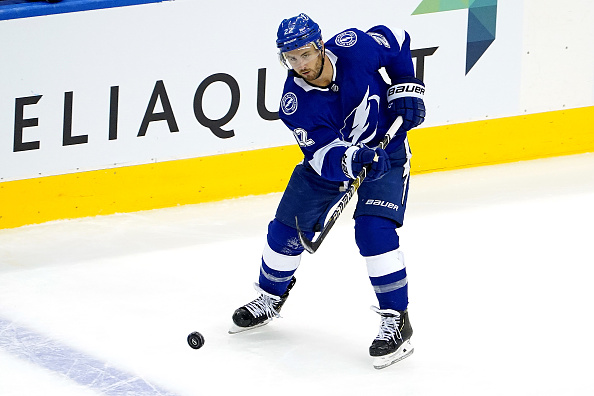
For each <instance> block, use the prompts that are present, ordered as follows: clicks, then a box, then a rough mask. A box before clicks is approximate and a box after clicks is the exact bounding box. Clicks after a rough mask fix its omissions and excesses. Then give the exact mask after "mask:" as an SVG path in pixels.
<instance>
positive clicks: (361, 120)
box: [340, 87, 380, 143]
mask: <svg viewBox="0 0 594 396" xmlns="http://www.w3.org/2000/svg"><path fill="white" fill-rule="evenodd" d="M379 103H380V98H379V96H378V95H371V96H370V95H369V87H367V92H365V96H364V97H363V99H362V100H361V103H359V105H358V106H357V107H355V108H354V109H353V111H351V113H350V114H349V115H348V116H347V118H346V119H345V120H344V127H343V128H342V129H341V130H340V131H341V133H342V134H343V136H344V137H345V138H346V140H348V141H351V142H353V143H367V142H369V141H370V140H371V139H373V138H374V137H375V133H376V131H377V123H378V114H379Z"/></svg>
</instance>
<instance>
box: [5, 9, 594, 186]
mask: <svg viewBox="0 0 594 396" xmlns="http://www.w3.org/2000/svg"><path fill="white" fill-rule="evenodd" d="M424 2H425V1H421V0H399V1H394V2H386V1H379V0H369V1H366V2H364V3H362V2H360V1H354V0H350V1H341V2H317V3H315V5H308V6H299V5H295V4H294V3H292V2H275V1H257V2H244V1H239V0H235V1H228V0H220V1H216V2H202V1H196V0H175V1H167V2H162V3H153V4H146V5H139V6H130V7H120V8H110V9H103V10H93V11H85V12H75V13H68V14H59V15H50V16H43V17H35V18H26V19H15V20H7V21H0V37H1V39H0V56H1V57H2V62H0V182H4V181H11V180H20V179H26V178H34V177H40V176H48V175H57V174H65V173H73V172H80V171H88V170H97V169H109V168H115V167H120V166H127V165H137V164H146V163H151V162H161V161H167V160H174V159H185V158H194V157H201V156H208V155H216V154H222V153H230V152H238V151H245V150H254V149H259V148H266V147H276V146H283V145H289V144H293V143H294V138H293V135H292V134H291V132H290V131H289V130H287V129H286V128H285V127H284V126H283V124H282V123H281V122H280V121H279V120H274V118H275V117H274V112H276V111H278V101H279V99H280V93H281V90H282V84H283V81H284V76H285V71H284V70H283V69H282V68H281V66H280V65H279V63H278V60H277V55H276V48H275V44H274V41H275V37H276V29H277V27H278V24H279V22H280V21H281V20H282V19H283V18H286V17H290V16H293V15H296V14H298V13H300V12H305V13H307V14H308V15H310V17H312V18H313V19H314V20H315V21H316V22H318V23H319V24H320V26H321V27H322V31H323V35H324V37H325V38H330V37H331V36H332V35H334V34H335V33H338V32H339V31H341V30H343V29H346V28H349V27H359V28H361V29H363V30H366V29H367V28H369V27H371V26H373V25H377V24H384V25H387V26H389V27H393V28H395V27H402V28H404V29H406V30H407V31H408V32H409V33H410V34H411V36H412V43H413V44H412V47H413V50H415V52H414V54H415V61H416V65H417V74H419V73H422V77H423V79H424V81H425V83H426V85H427V96H426V105H427V108H428V115H427V119H426V122H425V124H423V127H428V126H439V125H446V124H451V123H460V122H467V121H474V120H483V119H486V118H498V117H506V116H513V115H519V114H523V113H525V112H526V111H528V112H538V111H548V110H553V109H559V108H561V107H560V106H561V105H560V103H561V102H562V101H563V100H565V99H566V98H565V97H564V96H563V95H565V93H566V91H565V90H564V89H565V88H563V86H560V87H558V89H559V90H560V92H561V93H562V95H561V97H560V96H559V95H557V96H556V98H550V99H549V100H547V99H543V98H542V97H540V95H539V96H538V98H539V99H538V100H539V101H540V102H539V104H538V105H536V106H532V107H530V104H531V103H533V101H532V100H531V98H530V97H527V96H526V95H523V93H522V89H523V87H525V86H529V88H530V91H533V90H534V86H532V85H534V84H536V85H538V84H539V83H538V82H535V81H532V82H530V80H529V78H530V76H531V75H532V74H531V73H532V70H526V69H525V66H524V65H523V59H524V58H525V57H526V54H525V53H524V51H525V47H526V45H528V44H529V45H530V46H533V48H534V51H536V52H538V51H539V50H541V48H542V47H543V46H544V45H546V43H545V42H544V41H543V40H544V39H542V38H539V37H533V36H532V35H529V34H528V33H527V32H526V31H524V28H525V26H526V25H527V24H526V22H525V19H526V18H527V17H528V16H526V15H525V14H524V8H525V4H524V3H525V1H520V0H517V1H501V0H500V1H499V2H497V1H496V0H483V3H485V4H486V5H487V6H489V5H493V4H495V5H496V9H497V12H496V20H487V21H483V23H484V24H485V25H486V26H491V27H492V29H491V30H493V28H494V27H495V26H496V28H497V29H496V36H495V39H494V40H491V43H489V45H488V47H487V48H486V49H485V50H484V51H483V52H482V53H481V57H480V59H478V61H477V62H476V63H475V64H474V66H473V67H472V69H471V70H470V71H469V72H468V73H467V65H466V52H467V45H468V39H469V37H468V35H469V30H468V29H469V28H468V26H469V23H470V22H469V14H470V11H469V10H468V9H458V10H436V11H434V12H425V13H418V12H417V13H415V11H416V10H418V7H420V6H421V3H424ZM526 2H527V3H534V1H533V0H530V1H529V0H526ZM426 3H433V4H435V3H439V2H426ZM442 3H444V2H442ZM446 3H447V2H446ZM458 3H464V2H458ZM476 3H479V2H478V1H477V2H476ZM541 3H542V2H541ZM547 3H548V1H547ZM555 7H556V8H557V9H562V8H563V7H562V6H559V5H557V6H555ZM533 8H537V9H538V10H540V14H542V13H544V11H543V9H542V8H541V7H538V6H535V7H533ZM584 8H587V9H588V10H590V9H591V8H592V6H591V5H587V4H586V3H585V2H584ZM446 11H447V12H446ZM477 15H479V17H480V13H478V14H477ZM486 15H487V19H489V18H492V17H493V16H492V15H491V16H489V15H488V13H487V14H486ZM538 17H539V18H540V17H542V15H539V16H538ZM590 21H591V19H590ZM490 24H491V25H490ZM495 24H496V25H495ZM532 24H533V25H534V24H536V25H538V23H537V22H532ZM590 25H591V24H590ZM530 26H532V25H530ZM588 29H589V28H588ZM487 33H488V32H487ZM494 33H495V32H494V31H491V34H494ZM479 38H480V37H479ZM591 38H592V36H590V37H589V39H586V38H580V37H579V35H577V34H576V35H574V37H572V40H583V42H584V43H587V45H589V46H590V48H591V44H590V41H591ZM483 39H485V38H483ZM524 39H526V40H528V41H527V42H525V41H524ZM486 40H487V41H488V34H487V38H486ZM539 40H540V41H539ZM541 41H543V42H541ZM561 42H563V40H561ZM579 44H580V43H572V44H571V45H575V46H576V47H577V46H578V45H579ZM568 45H569V44H568ZM535 59H538V58H535ZM530 65H531V67H538V66H537V65H535V64H530ZM588 65H589V66H590V67H592V59H589V63H587V64H586V66H582V68H587V67H588ZM549 68H550V67H549ZM547 70H549V69H547ZM591 70H592V69H590V75H589V80H587V81H583V80H582V81H581V82H580V83H578V84H582V86H583V87H584V88H582V91H584V92H586V93H585V94H584V93H583V92H581V91H580V93H579V94H578V95H577V99H576V95H575V91H574V93H573V95H571V97H572V98H574V99H573V101H572V102H571V103H569V106H574V107H577V106H587V105H592V96H593V92H594V90H593V89H592V85H593V84H592V78H593V76H592V73H591ZM553 71H554V72H558V71H559V67H556V68H553ZM541 74H542V73H541ZM543 77H545V76H542V75H539V78H543ZM522 78H528V81H529V82H528V83H526V82H524V85H523V81H522ZM526 84H528V85H526ZM584 84H585V85H584ZM567 91H568V90H567ZM567 96H568V97H569V96H570V95H569V94H567ZM565 103H566V102H563V106H565ZM271 118H272V120H271Z"/></svg>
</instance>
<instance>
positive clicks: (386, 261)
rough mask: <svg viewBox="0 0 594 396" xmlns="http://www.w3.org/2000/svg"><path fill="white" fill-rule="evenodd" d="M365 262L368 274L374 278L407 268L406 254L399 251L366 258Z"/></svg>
mask: <svg viewBox="0 0 594 396" xmlns="http://www.w3.org/2000/svg"><path fill="white" fill-rule="evenodd" d="M365 261H366V262H367V273H368V274H369V276H370V277H373V278H377V277H380V276H384V275H388V274H392V273H394V272H397V271H400V270H402V269H404V268H405V266H404V254H402V252H401V251H399V250H398V249H396V250H392V251H389V252H386V253H383V254H378V255H377V256H369V257H365Z"/></svg>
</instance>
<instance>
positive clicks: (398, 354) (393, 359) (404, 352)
mask: <svg viewBox="0 0 594 396" xmlns="http://www.w3.org/2000/svg"><path fill="white" fill-rule="evenodd" d="M414 351H415V349H414V348H413V346H412V344H411V343H410V340H406V341H405V342H404V343H403V344H402V345H400V348H398V349H397V350H396V351H394V352H392V353H391V354H389V355H386V356H378V357H376V358H374V359H373V367H374V368H376V369H378V370H381V369H383V368H386V367H388V366H391V365H393V364H394V363H398V362H399V361H401V360H402V359H405V358H407V357H409V356H410V355H412V353H413V352H414Z"/></svg>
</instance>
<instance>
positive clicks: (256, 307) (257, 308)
mask: <svg viewBox="0 0 594 396" xmlns="http://www.w3.org/2000/svg"><path fill="white" fill-rule="evenodd" d="M254 286H255V288H256V290H257V291H258V292H259V293H260V296H259V297H258V298H256V299H255V300H254V301H252V302H250V303H248V304H246V305H245V308H246V309H247V310H248V311H249V312H250V313H251V314H252V315H253V316H254V317H255V318H258V317H261V316H266V317H267V318H272V317H276V318H278V317H280V314H279V313H278V312H277V310H276V308H275V306H274V304H275V303H278V302H279V301H280V297H277V296H273V295H272V294H268V293H266V292H265V291H264V290H262V289H260V287H259V286H258V285H254Z"/></svg>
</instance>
